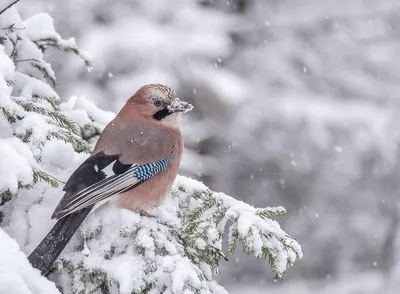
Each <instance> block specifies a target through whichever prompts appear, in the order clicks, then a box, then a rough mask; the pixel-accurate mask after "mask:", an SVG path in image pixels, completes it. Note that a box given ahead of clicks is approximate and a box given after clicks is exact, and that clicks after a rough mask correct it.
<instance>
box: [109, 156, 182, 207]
mask: <svg viewBox="0 0 400 294" xmlns="http://www.w3.org/2000/svg"><path fill="white" fill-rule="evenodd" d="M179 161H180V157H179V158H177V157H173V158H172V160H171V163H170V164H169V165H168V166H167V167H166V168H165V169H164V170H163V171H161V172H159V173H158V174H156V175H155V176H153V177H151V178H149V179H148V180H147V181H145V182H144V183H142V184H140V185H139V186H137V187H136V188H134V189H132V190H129V191H127V192H125V193H122V194H120V195H118V197H117V199H116V200H117V203H118V206H119V207H121V208H126V209H129V210H133V211H136V212H140V211H142V210H146V209H148V208H151V207H153V206H157V205H159V204H161V202H162V201H163V200H164V198H165V196H167V194H168V193H169V191H170V190H171V187H172V184H173V182H174V180H175V178H176V176H177V174H178V169H179Z"/></svg>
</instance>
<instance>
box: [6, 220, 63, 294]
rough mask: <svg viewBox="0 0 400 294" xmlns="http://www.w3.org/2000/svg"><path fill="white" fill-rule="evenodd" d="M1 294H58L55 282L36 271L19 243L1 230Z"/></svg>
mask: <svg viewBox="0 0 400 294" xmlns="http://www.w3.org/2000/svg"><path fill="white" fill-rule="evenodd" d="M0 293H1V294H57V293H60V292H59V291H58V289H57V287H56V286H55V285H54V283H53V282H50V281H49V280H47V279H46V278H44V277H42V276H41V275H40V272H39V271H38V270H37V269H34V268H33V267H32V266H31V265H30V263H29V261H28V259H27V258H26V255H25V254H24V253H23V252H21V250H20V248H19V246H18V244H17V242H16V241H15V240H13V239H12V238H11V237H10V236H8V235H7V234H6V233H5V232H4V231H3V230H2V229H1V228H0Z"/></svg>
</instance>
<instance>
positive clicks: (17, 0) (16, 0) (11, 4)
mask: <svg viewBox="0 0 400 294" xmlns="http://www.w3.org/2000/svg"><path fill="white" fill-rule="evenodd" d="M19 1H20V0H15V1H14V2H12V3H10V5H8V6H7V7H6V8H4V9H2V10H1V11H0V14H2V13H3V12H4V11H6V10H7V9H9V8H11V6H13V5H14V4H17V3H18V2H19Z"/></svg>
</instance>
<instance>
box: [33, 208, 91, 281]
mask: <svg viewBox="0 0 400 294" xmlns="http://www.w3.org/2000/svg"><path fill="white" fill-rule="evenodd" d="M91 209H92V206H90V207H87V208H84V209H82V210H79V211H77V212H74V213H72V214H70V215H67V216H65V217H63V218H62V219H60V220H58V221H57V223H56V224H55V225H54V227H53V228H52V229H51V230H50V232H49V233H48V234H47V235H46V237H45V238H44V239H43V240H42V242H40V244H39V245H38V246H37V247H36V248H35V250H33V252H32V253H31V254H30V255H29V257H28V259H29V262H30V263H31V264H32V266H33V267H35V268H37V269H38V270H40V272H41V273H42V275H44V276H47V275H48V274H49V272H50V270H51V269H52V266H53V263H54V261H55V260H56V259H57V257H58V256H59V255H60V254H61V252H62V251H63V249H64V248H65V246H66V245H67V243H68V242H69V240H70V239H71V238H72V236H73V235H74V234H75V232H76V230H77V229H78V228H79V226H80V225H81V223H82V222H83V221H84V219H85V218H86V217H87V215H88V214H89V212H90V210H91Z"/></svg>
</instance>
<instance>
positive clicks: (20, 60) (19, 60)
mask: <svg viewBox="0 0 400 294" xmlns="http://www.w3.org/2000/svg"><path fill="white" fill-rule="evenodd" d="M24 61H34V62H38V63H40V61H39V60H37V59H34V58H28V59H16V60H14V62H24Z"/></svg>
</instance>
